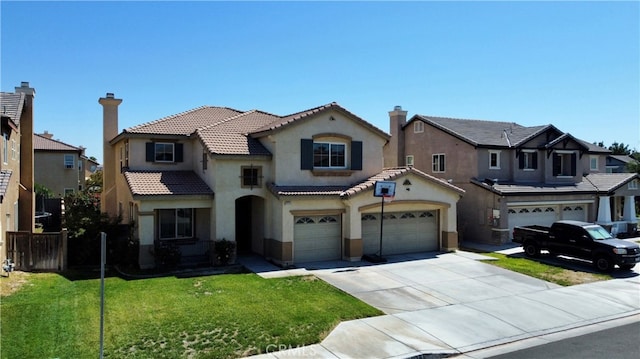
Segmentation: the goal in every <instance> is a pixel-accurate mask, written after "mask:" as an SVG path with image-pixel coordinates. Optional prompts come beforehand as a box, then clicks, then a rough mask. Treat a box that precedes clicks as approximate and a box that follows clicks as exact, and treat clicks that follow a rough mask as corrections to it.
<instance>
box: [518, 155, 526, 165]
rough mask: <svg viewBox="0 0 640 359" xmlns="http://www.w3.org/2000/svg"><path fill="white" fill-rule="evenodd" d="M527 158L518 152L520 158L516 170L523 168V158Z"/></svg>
mask: <svg viewBox="0 0 640 359" xmlns="http://www.w3.org/2000/svg"><path fill="white" fill-rule="evenodd" d="M526 156H527V154H526V153H524V152H520V157H518V168H520V169H523V168H524V158H525V157H526Z"/></svg>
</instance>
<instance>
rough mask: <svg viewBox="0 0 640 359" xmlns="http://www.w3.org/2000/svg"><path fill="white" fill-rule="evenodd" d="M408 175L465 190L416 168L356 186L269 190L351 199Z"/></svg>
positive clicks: (398, 169) (394, 170) (386, 171)
mask: <svg viewBox="0 0 640 359" xmlns="http://www.w3.org/2000/svg"><path fill="white" fill-rule="evenodd" d="M408 173H413V174H416V175H418V176H420V177H422V178H424V179H426V180H428V181H431V182H433V183H436V184H439V185H441V186H445V187H447V188H449V189H452V190H454V191H456V192H458V193H459V194H463V193H464V190H463V189H461V188H458V187H456V186H454V185H452V184H450V183H448V182H447V181H444V180H441V179H439V178H436V177H433V176H431V175H428V174H426V173H424V172H422V171H420V170H417V169H416V168H414V167H394V168H385V169H383V170H382V172H380V173H378V174H376V175H374V176H371V177H369V178H367V179H366V180H364V181H362V182H359V183H357V184H355V185H348V186H277V185H275V184H271V185H270V186H269V190H271V192H272V193H274V194H275V195H278V196H339V197H351V196H354V195H357V194H359V193H362V192H365V191H367V190H370V189H373V187H374V186H375V183H376V182H377V181H392V180H394V179H396V178H400V177H402V176H404V175H406V174H408Z"/></svg>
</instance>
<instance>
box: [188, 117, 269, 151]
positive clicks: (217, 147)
mask: <svg viewBox="0 0 640 359" xmlns="http://www.w3.org/2000/svg"><path fill="white" fill-rule="evenodd" d="M277 119H279V117H277V116H275V115H272V114H269V113H266V112H262V111H257V110H253V111H248V112H245V113H242V114H239V115H236V116H233V117H230V118H228V119H226V120H224V121H221V122H218V123H216V124H213V125H210V126H207V127H203V128H200V129H198V130H196V135H197V136H198V137H200V139H201V140H202V142H203V143H204V145H205V146H206V147H207V149H208V150H209V151H210V152H211V153H215V154H233V155H238V154H240V155H266V156H269V155H271V153H270V152H269V151H268V150H267V149H266V148H265V147H264V146H263V145H262V144H261V143H260V142H259V141H258V140H256V139H254V138H252V137H250V136H247V135H246V134H247V133H249V132H251V131H253V130H254V129H256V128H260V127H263V126H264V125H265V124H267V123H271V122H273V121H274V120H277Z"/></svg>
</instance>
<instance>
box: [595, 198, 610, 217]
mask: <svg viewBox="0 0 640 359" xmlns="http://www.w3.org/2000/svg"><path fill="white" fill-rule="evenodd" d="M597 222H598V223H611V205H610V203H609V196H600V203H599V204H598V219H597Z"/></svg>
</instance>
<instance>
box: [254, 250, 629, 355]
mask: <svg viewBox="0 0 640 359" xmlns="http://www.w3.org/2000/svg"><path fill="white" fill-rule="evenodd" d="M388 259H389V262H388V263H386V264H378V265H371V264H368V263H348V262H339V261H338V262H332V263H329V262H326V263H313V264H310V265H308V266H306V268H304V269H294V270H263V271H260V270H258V274H259V275H261V276H263V277H266V278H269V277H274V276H283V275H284V276H286V275H301V274H313V275H315V276H317V277H319V278H321V279H323V280H325V281H326V282H328V283H330V284H332V285H334V286H335V287H337V288H340V289H342V290H344V291H345V292H347V293H350V294H351V295H353V296H355V297H357V298H359V299H361V300H363V301H364V302H366V303H368V304H370V305H372V306H374V307H376V308H379V309H380V310H382V311H383V312H385V313H386V315H383V316H379V317H372V318H365V319H358V320H352V321H348V322H343V323H341V324H339V325H338V326H337V327H336V328H335V329H334V330H333V331H332V332H331V333H330V334H329V335H328V336H327V337H326V338H325V339H324V340H323V341H322V342H321V343H320V344H316V345H311V346H308V347H304V348H292V349H289V350H284V351H278V352H270V353H267V354H262V355H258V356H254V357H252V358H261V359H262V358H297V357H305V358H412V357H419V356H421V355H427V354H439V355H443V356H448V355H462V354H465V355H466V356H467V357H470V358H471V357H473V358H480V357H485V355H486V354H487V353H494V354H495V350H496V349H495V348H501V347H502V346H503V345H505V344H507V343H519V344H518V345H524V344H522V343H526V345H528V346H532V345H539V344H544V343H546V342H548V341H549V340H553V338H557V337H558V336H561V335H562V334H561V333H566V331H568V330H578V331H580V330H583V331H584V330H596V329H598V328H600V329H602V328H604V327H606V325H607V323H608V322H610V321H612V320H634V321H637V320H640V276H638V274H637V273H636V272H629V273H628V276H626V277H622V278H619V279H612V280H608V281H601V282H596V283H590V284H583V285H576V286H571V287H561V286H558V285H556V284H552V283H549V282H545V281H542V280H538V279H534V278H531V277H528V276H525V275H522V274H519V273H514V272H511V271H508V270H504V269H501V268H498V267H495V266H492V265H489V264H486V263H483V262H481V261H479V260H480V259H488V257H486V256H482V255H479V254H475V253H471V252H464V251H458V252H455V253H424V254H417V255H409V256H392V257H388ZM249 269H251V266H249ZM609 325H610V324H609ZM585 328H590V329H585ZM576 335H577V334H576ZM487 348H490V349H487ZM487 350H488V351H487ZM491 350H493V351H491Z"/></svg>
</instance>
